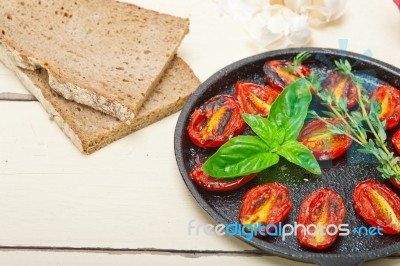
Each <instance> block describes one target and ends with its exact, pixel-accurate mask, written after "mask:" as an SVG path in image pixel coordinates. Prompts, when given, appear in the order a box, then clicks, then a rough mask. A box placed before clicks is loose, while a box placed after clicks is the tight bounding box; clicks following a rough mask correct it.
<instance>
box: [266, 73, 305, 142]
mask: <svg viewBox="0 0 400 266" xmlns="http://www.w3.org/2000/svg"><path fill="white" fill-rule="evenodd" d="M311 99H312V96H311V93H310V82H309V81H308V80H307V79H305V78H300V79H298V80H297V81H296V82H294V83H293V84H291V85H290V86H288V87H286V88H285V89H284V90H283V91H282V93H281V94H280V95H279V96H278V98H276V100H275V101H274V103H273V104H272V106H271V110H270V112H269V117H268V120H269V121H270V122H271V123H273V124H274V125H275V126H276V127H277V128H278V130H282V131H284V132H285V141H287V140H295V139H297V137H298V136H299V134H300V130H301V128H302V127H303V125H304V119H305V118H306V116H307V110H308V106H309V105H310V102H311Z"/></svg>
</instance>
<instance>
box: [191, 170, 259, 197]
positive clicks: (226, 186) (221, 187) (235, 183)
mask: <svg viewBox="0 0 400 266" xmlns="http://www.w3.org/2000/svg"><path fill="white" fill-rule="evenodd" d="M202 167H203V165H200V166H198V167H197V168H196V169H194V170H193V171H192V173H191V174H190V177H191V178H192V180H193V182H194V183H195V184H196V185H198V186H199V187H202V188H203V189H205V190H208V191H230V190H234V189H237V188H239V187H241V186H243V185H244V184H246V183H247V182H249V181H250V180H252V179H253V178H254V177H255V176H256V174H251V175H247V176H244V177H238V178H214V177H211V176H209V175H207V174H206V173H204V172H203V170H202Z"/></svg>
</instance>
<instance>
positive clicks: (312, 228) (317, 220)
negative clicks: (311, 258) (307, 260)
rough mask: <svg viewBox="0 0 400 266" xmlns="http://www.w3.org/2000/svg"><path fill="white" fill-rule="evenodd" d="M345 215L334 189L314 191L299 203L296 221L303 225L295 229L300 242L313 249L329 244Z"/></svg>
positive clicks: (340, 198) (343, 206) (340, 199)
mask: <svg viewBox="0 0 400 266" xmlns="http://www.w3.org/2000/svg"><path fill="white" fill-rule="evenodd" d="M345 216H346V207H345V205H344V201H343V199H342V197H341V196H340V195H339V194H338V193H337V192H336V191H334V190H333V189H330V188H321V189H318V190H317V191H314V192H313V193H311V194H310V195H308V196H307V197H306V198H305V199H304V201H303V202H302V203H301V205H300V210H299V217H298V221H297V222H298V224H300V225H303V226H304V227H303V226H299V227H298V229H297V238H298V239H299V242H300V244H302V245H303V246H306V247H311V248H315V249H325V248H327V247H329V246H331V245H332V244H333V242H335V240H336V238H337V237H338V234H339V230H338V228H339V226H340V224H342V222H343V220H344V217H345ZM305 229H306V230H307V231H308V232H307V231H306V230H305Z"/></svg>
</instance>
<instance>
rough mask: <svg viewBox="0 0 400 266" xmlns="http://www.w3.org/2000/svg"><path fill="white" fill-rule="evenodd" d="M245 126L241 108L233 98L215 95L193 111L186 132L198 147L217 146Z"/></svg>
mask: <svg viewBox="0 0 400 266" xmlns="http://www.w3.org/2000/svg"><path fill="white" fill-rule="evenodd" d="M245 126H246V123H245V122H244V121H243V120H242V109H241V108H240V106H239V104H238V103H237V101H236V100H235V98H233V97H232V96H228V95H217V96H214V97H213V98H211V99H210V100H208V101H207V102H206V103H204V104H203V105H202V106H200V107H199V108H197V109H196V110H195V111H194V112H193V114H192V116H191V119H190V122H189V126H188V133H189V137H190V139H191V140H192V141H193V143H194V144H196V145H197V146H199V147H203V148H206V147H218V146H221V145H222V144H224V143H225V142H227V141H228V140H229V139H230V138H232V137H234V136H237V135H239V134H240V133H241V132H242V131H243V130H244V128H245Z"/></svg>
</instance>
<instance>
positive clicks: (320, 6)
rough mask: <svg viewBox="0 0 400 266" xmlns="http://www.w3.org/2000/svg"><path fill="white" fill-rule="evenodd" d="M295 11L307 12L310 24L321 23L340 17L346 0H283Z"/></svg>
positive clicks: (344, 8)
mask: <svg viewBox="0 0 400 266" xmlns="http://www.w3.org/2000/svg"><path fill="white" fill-rule="evenodd" d="M283 1H284V4H285V5H286V6H287V7H289V8H290V9H292V10H293V11H295V12H299V13H301V14H307V15H308V16H309V20H310V23H311V25H321V24H325V23H328V22H330V21H332V20H335V19H338V18H339V17H341V16H342V15H343V13H344V11H345V10H346V4H347V0H283Z"/></svg>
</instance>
